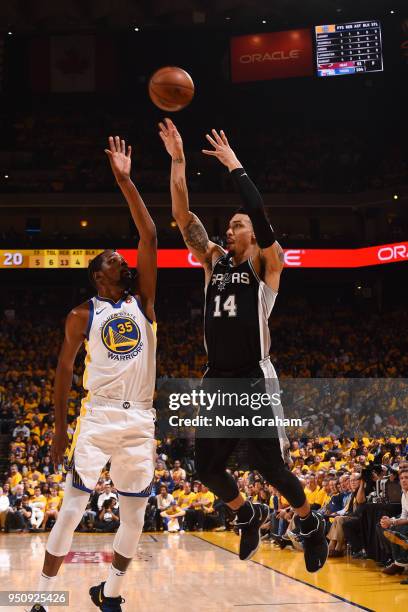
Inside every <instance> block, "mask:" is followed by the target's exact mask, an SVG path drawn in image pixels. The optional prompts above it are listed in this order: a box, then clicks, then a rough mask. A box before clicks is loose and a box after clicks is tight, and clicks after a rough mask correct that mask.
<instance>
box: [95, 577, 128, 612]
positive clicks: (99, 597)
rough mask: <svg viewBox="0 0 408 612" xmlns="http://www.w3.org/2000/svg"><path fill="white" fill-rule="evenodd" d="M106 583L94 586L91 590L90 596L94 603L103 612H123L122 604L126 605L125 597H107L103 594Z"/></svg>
mask: <svg viewBox="0 0 408 612" xmlns="http://www.w3.org/2000/svg"><path fill="white" fill-rule="evenodd" d="M104 585H105V582H101V584H98V586H93V587H91V588H90V589H89V595H90V596H91V599H92V602H93V603H94V604H95V606H96V607H97V608H99V609H100V610H102V612H122V607H121V605H120V604H122V603H124V601H125V600H124V599H123V597H121V596H120V595H119V596H118V597H106V596H105V595H104V594H103V587H104Z"/></svg>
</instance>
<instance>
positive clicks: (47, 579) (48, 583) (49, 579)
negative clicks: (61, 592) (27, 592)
mask: <svg viewBox="0 0 408 612" xmlns="http://www.w3.org/2000/svg"><path fill="white" fill-rule="evenodd" d="M56 580H57V576H47V575H46V574H44V572H41V576H40V579H39V581H38V587H37V591H53V590H54V584H55V581H56Z"/></svg>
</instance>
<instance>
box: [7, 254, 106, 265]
mask: <svg viewBox="0 0 408 612" xmlns="http://www.w3.org/2000/svg"><path fill="white" fill-rule="evenodd" d="M102 250H103V249H33V250H26V249H22V250H21V251H19V250H16V249H9V250H7V249H6V250H3V251H1V250H0V268H9V269H10V268H29V269H35V268H39V269H42V268H66V269H71V268H86V267H87V266H88V263H89V260H90V259H93V258H94V257H95V256H96V255H98V253H101V252H102Z"/></svg>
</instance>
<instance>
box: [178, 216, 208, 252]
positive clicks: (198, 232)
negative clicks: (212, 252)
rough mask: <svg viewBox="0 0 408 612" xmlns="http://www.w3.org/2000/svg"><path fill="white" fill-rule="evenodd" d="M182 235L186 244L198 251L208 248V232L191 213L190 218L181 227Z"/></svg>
mask: <svg viewBox="0 0 408 612" xmlns="http://www.w3.org/2000/svg"><path fill="white" fill-rule="evenodd" d="M183 237H184V242H185V243H186V245H187V246H188V247H190V248H192V249H194V250H196V251H198V252H199V253H205V252H206V251H207V249H208V243H209V239H208V234H207V232H206V231H205V228H204V226H203V224H202V223H201V221H200V219H199V218H198V217H197V216H196V215H194V214H193V216H192V217H191V220H190V221H189V223H188V224H187V225H186V227H185V228H184V229H183Z"/></svg>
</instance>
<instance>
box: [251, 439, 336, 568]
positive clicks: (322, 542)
mask: <svg viewBox="0 0 408 612" xmlns="http://www.w3.org/2000/svg"><path fill="white" fill-rule="evenodd" d="M248 452H249V458H250V461H251V467H253V468H254V469H256V470H258V471H259V472H260V473H261V474H262V476H263V477H264V478H266V480H267V481H268V482H269V483H270V484H272V485H273V486H274V487H275V488H276V489H278V491H279V492H280V493H281V494H282V495H283V496H284V497H285V498H286V499H287V500H288V502H289V503H290V505H291V506H292V508H293V509H294V511H295V512H296V514H297V515H298V516H299V517H300V530H301V536H302V537H303V545H304V551H305V561H306V568H307V569H308V571H310V572H315V571H317V570H319V569H320V568H321V567H323V565H324V563H325V562H326V559H327V555H328V545H327V541H326V537H325V533H324V532H325V523H324V519H323V518H322V517H320V516H319V515H318V514H316V513H315V512H312V511H311V509H310V504H309V502H308V501H307V500H306V496H305V493H304V491H303V487H302V485H301V484H300V481H299V479H298V478H297V477H296V476H295V475H294V474H293V473H292V472H291V471H289V470H288V468H287V467H286V465H285V463H284V460H283V455H282V449H281V444H280V441H279V438H277V437H275V438H258V439H255V438H253V439H251V440H249V450H248Z"/></svg>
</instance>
